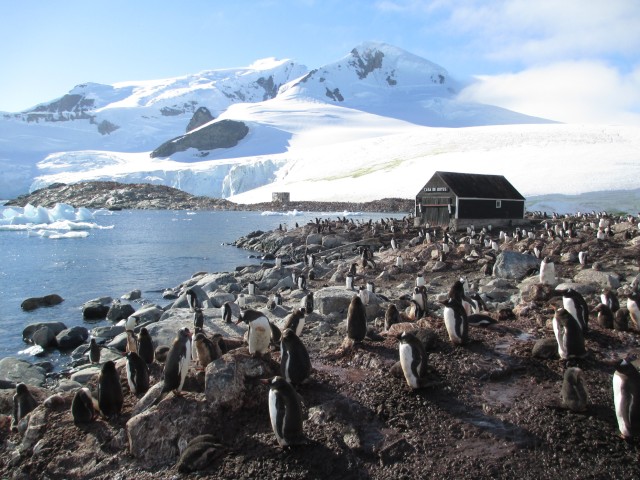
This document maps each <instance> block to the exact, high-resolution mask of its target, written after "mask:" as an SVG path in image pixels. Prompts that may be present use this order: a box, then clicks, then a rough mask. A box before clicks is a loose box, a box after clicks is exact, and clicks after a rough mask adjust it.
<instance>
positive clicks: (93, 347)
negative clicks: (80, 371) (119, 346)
mask: <svg viewBox="0 0 640 480" xmlns="http://www.w3.org/2000/svg"><path fill="white" fill-rule="evenodd" d="M89 361H90V362H91V363H100V345H98V343H97V342H96V339H95V338H92V339H91V341H90V342H89Z"/></svg>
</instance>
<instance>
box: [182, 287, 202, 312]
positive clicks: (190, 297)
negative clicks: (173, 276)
mask: <svg viewBox="0 0 640 480" xmlns="http://www.w3.org/2000/svg"><path fill="white" fill-rule="evenodd" d="M184 295H185V297H186V298H187V303H188V304H189V311H191V312H195V311H196V308H202V305H200V300H198V295H197V294H196V292H195V290H193V289H191V288H188V289H187V291H186V292H185V293H184Z"/></svg>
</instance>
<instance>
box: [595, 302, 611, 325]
mask: <svg viewBox="0 0 640 480" xmlns="http://www.w3.org/2000/svg"><path fill="white" fill-rule="evenodd" d="M594 312H595V313H597V314H598V324H599V325H600V326H601V327H602V328H608V329H609V330H611V329H613V312H612V311H611V308H609V306H608V305H605V304H604V303H600V304H598V305H597V306H596V308H595V309H594Z"/></svg>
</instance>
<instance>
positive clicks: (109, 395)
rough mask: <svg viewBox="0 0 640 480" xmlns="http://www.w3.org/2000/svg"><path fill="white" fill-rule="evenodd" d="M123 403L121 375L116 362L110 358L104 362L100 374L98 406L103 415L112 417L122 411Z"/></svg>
mask: <svg viewBox="0 0 640 480" xmlns="http://www.w3.org/2000/svg"><path fill="white" fill-rule="evenodd" d="M123 403H124V396H123V395H122V386H121V385H120V375H119V374H118V371H117V370H116V364H115V363H113V361H111V360H109V361H107V362H104V364H102V370H101V371H100V375H98V408H99V409H100V413H102V415H104V416H105V417H107V418H110V417H112V416H113V415H117V414H119V413H120V411H121V410H122V404H123Z"/></svg>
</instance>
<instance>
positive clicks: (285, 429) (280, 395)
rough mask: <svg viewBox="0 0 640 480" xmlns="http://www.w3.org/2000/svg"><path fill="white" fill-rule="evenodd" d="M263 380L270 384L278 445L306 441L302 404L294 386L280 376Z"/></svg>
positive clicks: (271, 413) (286, 445) (274, 427)
mask: <svg viewBox="0 0 640 480" xmlns="http://www.w3.org/2000/svg"><path fill="white" fill-rule="evenodd" d="M261 381H262V383H264V384H266V385H269V416H270V417H271V427H272V428H273V433H275V435H276V440H277V441H278V445H280V446H281V447H289V446H291V445H299V444H302V443H305V440H306V439H305V436H304V433H303V431H302V405H301V404H300V398H299V397H298V394H297V393H296V391H295V390H294V388H293V386H292V385H291V384H290V383H289V382H287V381H286V380H285V379H284V378H283V377H280V376H278V377H273V378H272V379H270V380H261Z"/></svg>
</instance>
